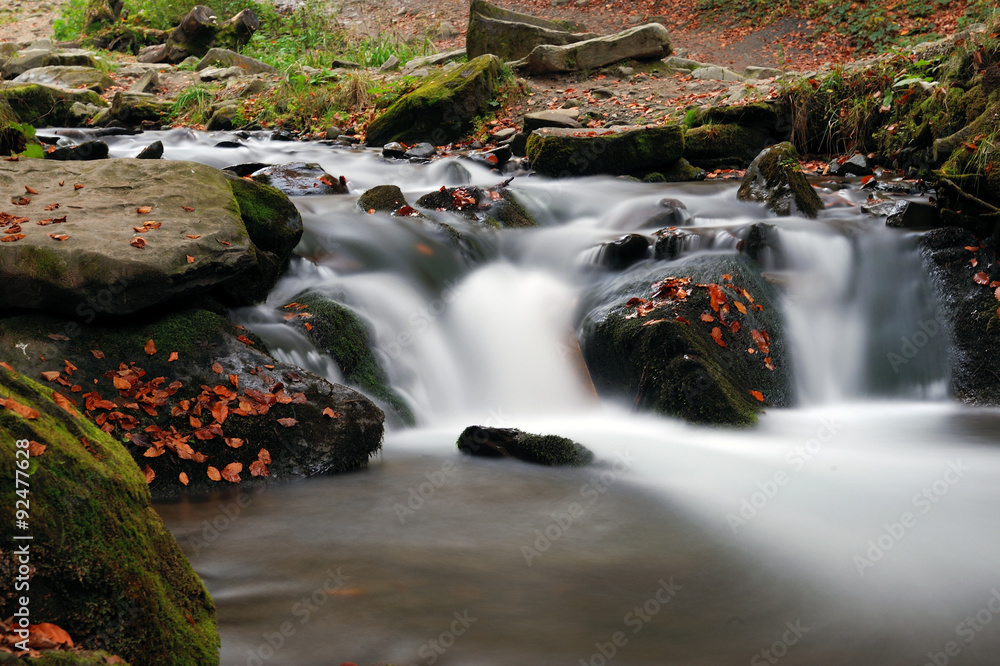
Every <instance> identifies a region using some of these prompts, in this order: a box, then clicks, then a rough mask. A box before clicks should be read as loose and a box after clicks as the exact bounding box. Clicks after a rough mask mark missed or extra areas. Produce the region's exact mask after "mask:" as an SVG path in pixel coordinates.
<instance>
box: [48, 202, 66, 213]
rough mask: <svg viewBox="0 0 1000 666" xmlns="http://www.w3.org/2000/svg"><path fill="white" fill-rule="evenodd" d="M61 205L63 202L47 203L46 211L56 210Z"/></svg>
mask: <svg viewBox="0 0 1000 666" xmlns="http://www.w3.org/2000/svg"><path fill="white" fill-rule="evenodd" d="M60 205H62V204H57V203H50V204H46V206H45V211H46V212H50V211H53V210H55V209H56V208H59V206H60Z"/></svg>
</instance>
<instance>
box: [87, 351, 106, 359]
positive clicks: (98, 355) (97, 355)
mask: <svg viewBox="0 0 1000 666" xmlns="http://www.w3.org/2000/svg"><path fill="white" fill-rule="evenodd" d="M90 353H91V354H93V355H94V358H97V359H101V358H104V352H102V351H101V350H100V349H91V350H90Z"/></svg>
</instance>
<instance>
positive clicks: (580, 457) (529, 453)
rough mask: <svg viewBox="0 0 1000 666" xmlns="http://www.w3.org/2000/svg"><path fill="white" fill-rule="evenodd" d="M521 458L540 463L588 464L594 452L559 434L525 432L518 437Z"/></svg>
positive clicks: (591, 460)
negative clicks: (521, 453)
mask: <svg viewBox="0 0 1000 666" xmlns="http://www.w3.org/2000/svg"><path fill="white" fill-rule="evenodd" d="M519 443H520V445H521V449H522V451H523V452H524V455H522V456H520V457H521V458H522V459H524V460H527V461H529V462H535V463H538V464H540V465H571V466H583V465H589V464H590V463H591V462H593V460H594V453H593V452H592V451H591V450H590V449H587V448H586V447H584V446H581V445H580V444H577V443H576V442H574V441H573V440H572V439H569V438H567V437H560V436H559V435H532V434H530V433H525V434H524V435H522V436H521V438H520V442H519Z"/></svg>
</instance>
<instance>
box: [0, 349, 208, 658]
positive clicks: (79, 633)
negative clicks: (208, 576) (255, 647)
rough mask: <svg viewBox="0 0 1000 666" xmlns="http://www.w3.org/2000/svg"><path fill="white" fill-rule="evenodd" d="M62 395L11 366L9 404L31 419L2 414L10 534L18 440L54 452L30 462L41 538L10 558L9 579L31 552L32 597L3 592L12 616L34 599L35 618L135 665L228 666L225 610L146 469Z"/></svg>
mask: <svg viewBox="0 0 1000 666" xmlns="http://www.w3.org/2000/svg"><path fill="white" fill-rule="evenodd" d="M15 362H16V361H15ZM18 371H19V372H20V369H19V368H18ZM65 393H66V395H69V392H68V391H66V392H65ZM52 395H53V390H52V388H51V387H49V386H42V385H40V384H38V383H36V382H35V381H32V380H31V379H29V378H28V377H27V376H26V375H25V374H20V375H17V374H14V373H11V372H10V371H8V370H6V369H3V368H0V398H3V399H5V400H7V401H10V400H13V401H15V402H16V403H17V404H19V405H22V406H24V407H25V408H27V409H28V410H31V411H28V412H26V413H27V418H26V417H25V415H23V414H25V412H24V411H22V412H21V413H18V412H16V411H14V410H12V409H11V408H10V407H11V403H9V402H8V403H7V409H3V408H0V431H2V432H3V433H4V437H3V439H2V441H0V458H3V461H4V463H3V465H2V470H3V471H0V477H2V480H3V483H4V486H5V487H6V488H8V490H7V491H5V492H6V494H7V496H8V498H9V499H8V501H5V502H3V504H2V506H0V519H2V520H3V521H4V523H5V524H6V525H8V526H10V527H8V528H7V529H8V530H10V529H13V526H14V510H15V502H14V500H15V499H17V498H15V497H14V490H15V479H14V473H15V467H19V466H20V464H21V462H20V461H22V460H24V459H23V458H20V457H19V455H20V454H18V453H16V452H17V451H20V450H22V449H19V448H17V445H16V442H18V441H20V440H28V441H33V442H38V444H40V445H41V447H44V449H42V448H41V447H35V455H34V456H33V457H31V458H30V461H28V464H27V467H28V471H29V472H30V476H29V477H27V478H28V481H29V484H30V491H31V492H30V495H29V496H28V500H29V501H30V507H31V508H30V512H29V513H30V518H29V521H30V529H29V531H28V532H27V533H30V534H31V536H32V537H33V539H32V540H31V541H30V542H29V541H24V542H17V541H14V542H10V543H9V544H8V546H7V547H5V548H4V550H3V551H0V570H2V571H3V572H4V576H5V578H7V579H8V580H10V581H13V580H14V572H15V571H16V569H17V566H18V563H17V555H16V548H17V546H20V545H22V544H27V545H28V547H29V553H30V566H31V569H32V571H31V574H30V578H29V584H30V589H29V590H26V591H20V592H17V591H15V588H14V585H13V584H10V585H5V586H4V587H3V588H2V590H0V605H2V609H3V610H2V612H3V615H4V617H10V616H11V615H13V613H14V611H15V610H16V609H17V608H19V605H18V604H17V602H16V599H17V598H18V597H19V596H20V595H23V594H28V595H30V599H31V604H30V609H31V619H32V621H33V622H36V623H37V622H50V623H53V624H56V625H58V626H60V627H61V628H63V629H64V630H66V631H67V632H68V633H69V634H70V636H71V637H72V638H73V640H74V643H75V644H76V645H78V646H82V647H84V648H87V649H92V650H107V651H108V652H111V653H114V654H117V655H119V656H121V657H122V658H124V659H126V660H128V661H129V662H131V663H132V664H217V663H219V652H218V650H219V636H218V632H217V629H216V619H215V607H214V604H213V603H212V600H211V598H210V597H209V595H208V592H207V591H206V590H205V587H204V586H203V585H202V583H201V580H200V579H199V578H198V576H197V575H196V574H195V573H194V571H193V570H192V569H191V566H190V564H189V563H188V561H187V559H186V558H185V557H184V554H183V553H182V552H181V549H180V547H179V546H178V545H177V542H176V541H175V540H174V537H173V536H172V535H171V534H170V532H169V531H168V530H167V529H166V527H165V526H164V525H163V522H162V521H161V520H160V518H159V516H158V515H157V514H156V512H155V511H154V510H153V508H152V507H151V506H150V495H149V490H148V488H147V485H146V480H145V478H144V477H143V474H142V472H141V471H140V470H139V468H138V467H137V466H136V464H135V463H134V462H133V461H132V459H131V458H130V457H129V455H128V453H127V452H126V451H125V449H124V448H123V447H122V446H121V445H120V444H119V443H117V442H115V441H114V440H112V439H111V438H110V437H109V436H108V435H107V434H105V433H104V432H102V431H101V430H99V429H98V428H97V426H95V425H94V424H93V423H91V422H90V421H88V420H87V419H85V418H83V417H81V416H79V410H78V409H76V408H72V407H70V408H69V409H64V408H62V407H60V406H58V405H57V404H56V403H55V402H54V401H53V398H52ZM70 412H72V414H71V413H70ZM34 414H37V416H34V417H33V415H34ZM16 456H18V457H16ZM57 655H58V653H49V654H48V655H47V657H46V658H47V659H49V661H48V662H46V663H60V662H59V661H58V659H59V658H61V655H58V656H57ZM61 663H80V662H76V661H71V662H61Z"/></svg>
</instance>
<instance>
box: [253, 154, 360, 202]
mask: <svg viewBox="0 0 1000 666" xmlns="http://www.w3.org/2000/svg"><path fill="white" fill-rule="evenodd" d="M250 177H251V178H253V179H254V180H255V181H257V182H259V183H264V184H265V185H270V186H271V187H276V188H278V189H279V190H281V191H282V192H284V193H285V194H288V195H295V196H303V195H309V194H347V192H348V189H347V179H346V178H345V177H344V176H340V177H339V178H337V177H335V176H331V175H330V174H328V173H327V172H326V171H324V170H323V167H321V166H320V165H318V164H312V163H308V164H307V163H305V162H290V163H288V164H278V165H275V166H267V167H264V168H263V169H260V170H259V171H255V172H253V173H252V174H250Z"/></svg>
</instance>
